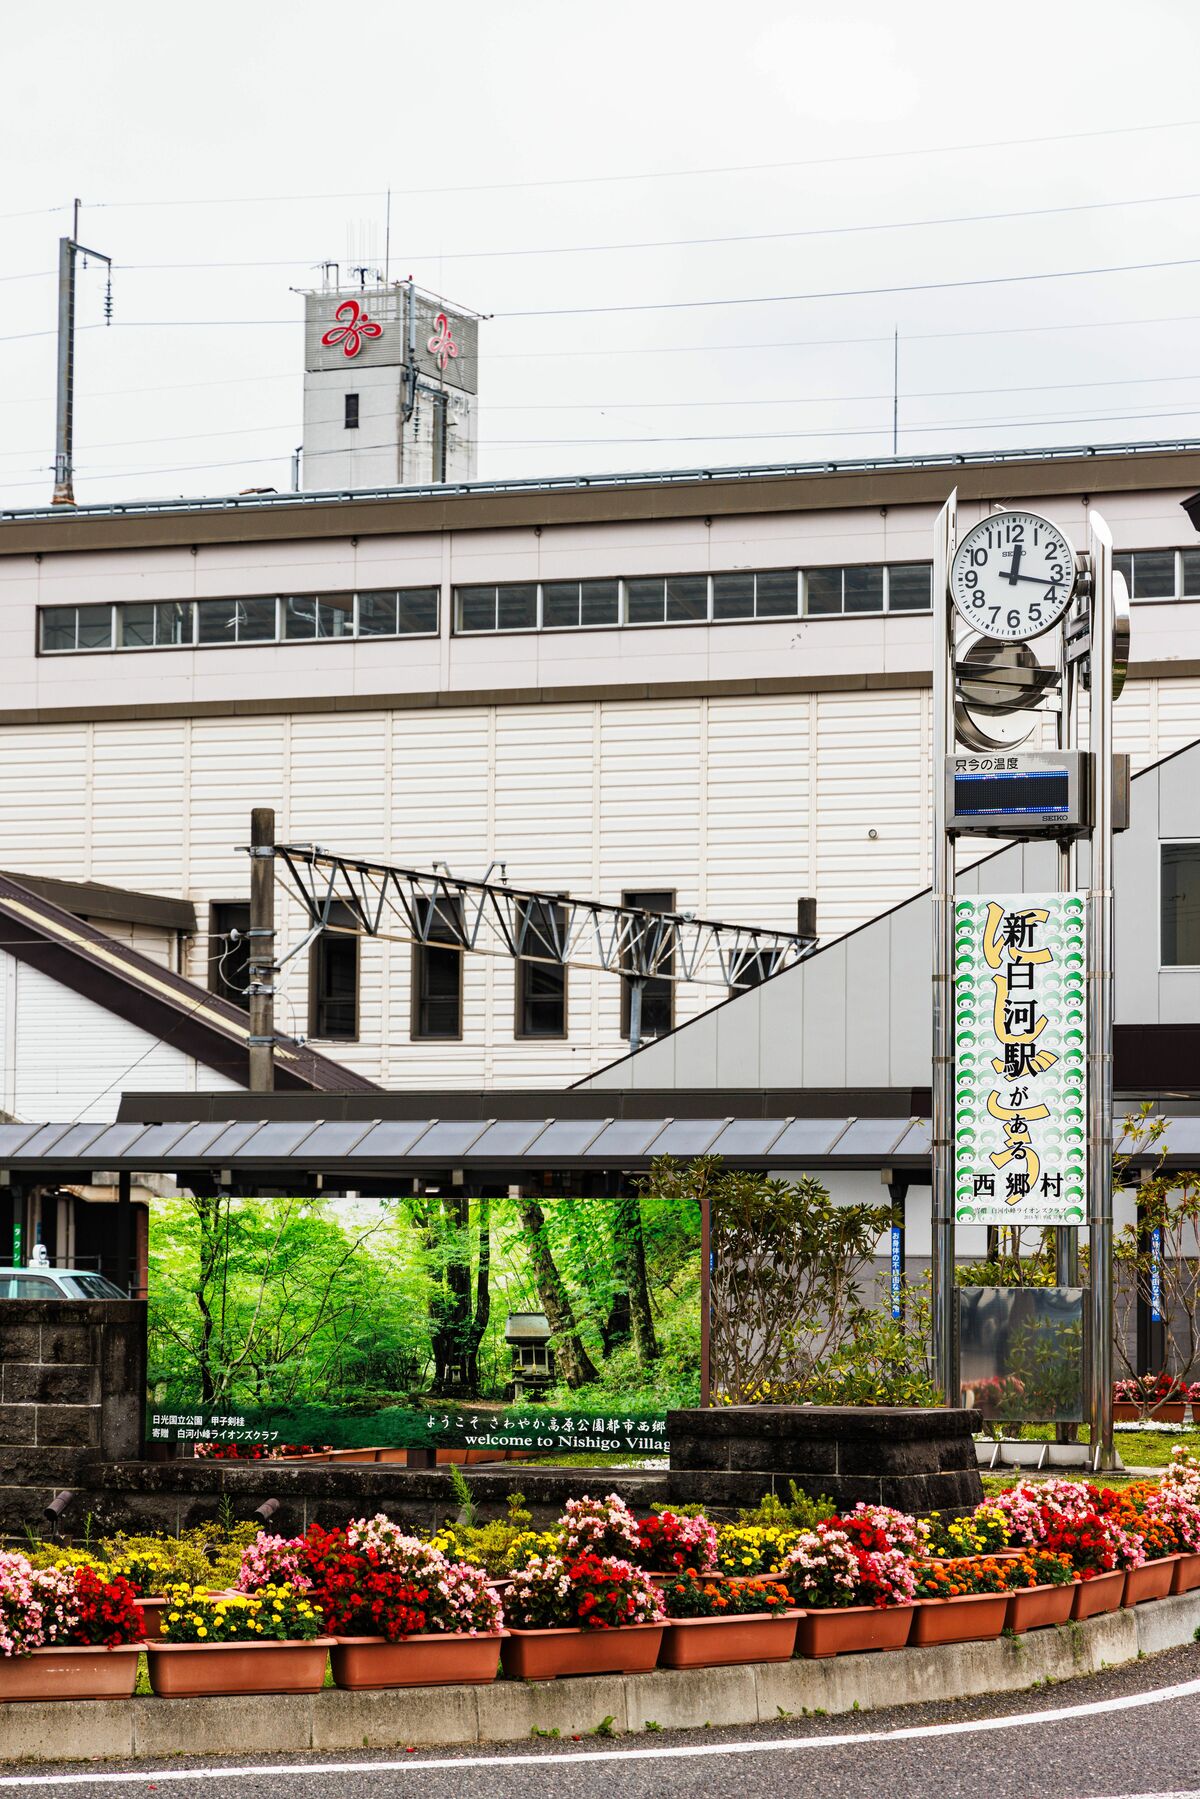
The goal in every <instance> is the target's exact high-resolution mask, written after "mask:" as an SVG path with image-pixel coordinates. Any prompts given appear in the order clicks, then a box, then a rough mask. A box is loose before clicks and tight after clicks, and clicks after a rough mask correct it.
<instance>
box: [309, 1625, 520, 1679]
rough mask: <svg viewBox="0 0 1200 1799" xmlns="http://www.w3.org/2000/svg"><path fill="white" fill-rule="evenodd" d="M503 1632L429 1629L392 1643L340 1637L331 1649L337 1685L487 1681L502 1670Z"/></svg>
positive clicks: (371, 1639)
mask: <svg viewBox="0 0 1200 1799" xmlns="http://www.w3.org/2000/svg"><path fill="white" fill-rule="evenodd" d="M503 1635H504V1633H503V1631H496V1632H495V1633H494V1634H493V1635H491V1636H477V1637H467V1636H456V1635H454V1634H452V1633H449V1632H438V1633H436V1634H435V1633H433V1632H430V1633H429V1634H428V1635H425V1636H415V1637H405V1638H404V1639H403V1641H402V1642H399V1643H389V1642H388V1641H387V1639H386V1637H338V1638H337V1639H336V1640H335V1643H334V1646H333V1648H332V1649H331V1650H330V1651H329V1665H330V1667H331V1668H332V1670H333V1682H334V1685H335V1686H339V1687H351V1688H355V1689H362V1688H371V1687H444V1686H460V1685H461V1686H482V1685H484V1684H486V1683H487V1682H489V1681H493V1680H495V1678H496V1676H497V1674H498V1673H499V1672H500V1643H501V1639H502V1637H503Z"/></svg>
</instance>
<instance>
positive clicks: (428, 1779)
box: [0, 1646, 1200, 1799]
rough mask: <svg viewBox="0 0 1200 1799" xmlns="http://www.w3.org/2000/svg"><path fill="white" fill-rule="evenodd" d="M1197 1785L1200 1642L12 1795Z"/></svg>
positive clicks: (895, 1795)
mask: <svg viewBox="0 0 1200 1799" xmlns="http://www.w3.org/2000/svg"><path fill="white" fill-rule="evenodd" d="M151 1792H153V1793H155V1794H157V1795H159V1796H160V1799H226V1796H227V1799H483V1796H485V1795H486V1796H487V1799H700V1796H701V1795H704V1796H705V1799H777V1796H778V1795H782V1794H788V1795H791V1794H793V1793H795V1794H803V1795H808V1794H813V1795H817V1794H819V1795H820V1799H843V1796H846V1799H960V1796H961V1799H1030V1796H1031V1795H1036V1799H1129V1796H1131V1795H1135V1794H1136V1795H1151V1794H1153V1795H1155V1796H1156V1799H1161V1796H1164V1795H1171V1796H1172V1799H1200V1648H1197V1647H1196V1646H1189V1647H1187V1648H1185V1649H1176V1650H1172V1651H1170V1652H1169V1653H1168V1654H1166V1655H1161V1656H1154V1657H1151V1658H1149V1659H1147V1660H1146V1661H1144V1662H1140V1663H1135V1664H1133V1665H1132V1666H1130V1667H1128V1668H1122V1669H1117V1670H1114V1671H1113V1672H1111V1673H1108V1674H1101V1675H1097V1676H1096V1677H1094V1678H1092V1679H1089V1680H1076V1681H1070V1682H1068V1683H1066V1684H1064V1685H1061V1686H1056V1687H1051V1688H1042V1689H1039V1690H1038V1691H1036V1692H1030V1693H1023V1694H1018V1695H1010V1696H1008V1697H1006V1698H993V1699H979V1700H970V1701H964V1702H962V1703H960V1704H956V1705H930V1706H920V1707H913V1706H910V1707H906V1708H904V1709H903V1710H897V1711H892V1712H874V1713H870V1714H864V1715H861V1716H859V1715H855V1714H851V1715H850V1716H849V1717H846V1716H843V1717H840V1718H815V1719H802V1720H796V1721H781V1722H780V1724H779V1725H777V1726H763V1727H761V1728H760V1729H758V1730H756V1731H755V1730H720V1731H679V1732H672V1733H665V1732H664V1733H663V1734H661V1735H647V1736H639V1737H636V1738H633V1737H629V1738H620V1739H615V1740H614V1741H613V1742H611V1743H607V1742H597V1741H594V1740H593V1739H591V1738H585V1739H583V1740H582V1741H579V1742H563V1743H546V1744H541V1743H539V1744H537V1745H533V1746H528V1747H527V1746H525V1745H517V1746H514V1747H509V1748H499V1749H495V1750H483V1751H478V1750H462V1751H454V1752H448V1753H444V1754H437V1753H434V1752H429V1751H424V1750H422V1751H419V1752H417V1753H414V1754H412V1755H404V1756H398V1755H396V1754H395V1752H391V1753H387V1754H380V1755H364V1756H363V1757H361V1758H359V1757H354V1758H353V1759H349V1758H347V1757H345V1756H329V1757H325V1758H314V1757H311V1756H310V1757H305V1758H303V1759H301V1758H296V1759H295V1760H294V1761H292V1762H288V1761H280V1760H279V1759H274V1760H272V1761H269V1762H267V1761H263V1762H261V1763H253V1764H251V1763H245V1762H243V1763H235V1762H233V1761H230V1760H216V1761H206V1762H203V1763H201V1762H196V1763H194V1764H189V1763H186V1762H181V1761H172V1763H171V1764H170V1766H169V1767H163V1768H151V1767H149V1766H148V1765H147V1764H145V1763H141V1764H138V1765H136V1766H133V1767H129V1766H126V1767H120V1768H114V1767H113V1766H112V1764H104V1765H103V1766H102V1767H97V1768H93V1769H91V1770H86V1771H81V1770H80V1769H78V1768H74V1769H58V1770H50V1769H47V1768H44V1767H42V1768H36V1769H34V1768H28V1769H17V1768H10V1769H8V1770H6V1771H5V1772H4V1773H3V1774H0V1799H7V1796H8V1795H9V1794H10V1793H11V1794H12V1795H13V1796H14V1799H18V1796H19V1795H30V1796H31V1799H32V1796H33V1795H39V1794H40V1795H45V1796H46V1799H115V1795H121V1796H122V1799H124V1796H125V1795H129V1796H130V1799H140V1796H141V1795H143V1794H147V1793H151Z"/></svg>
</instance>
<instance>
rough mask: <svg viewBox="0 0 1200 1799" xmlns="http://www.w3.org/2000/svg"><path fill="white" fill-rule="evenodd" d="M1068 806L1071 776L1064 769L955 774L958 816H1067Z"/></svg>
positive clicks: (956, 811)
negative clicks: (1032, 771) (1034, 771)
mask: <svg viewBox="0 0 1200 1799" xmlns="http://www.w3.org/2000/svg"><path fill="white" fill-rule="evenodd" d="M1069 809H1070V776H1069V773H1068V771H1067V770H1066V769H1065V768H1047V769H1039V770H1038V771H1037V772H1036V773H1022V772H1017V773H1012V774H1010V773H1007V772H1001V771H999V770H996V771H994V772H993V771H991V770H988V771H987V772H985V773H978V774H956V775H955V777H954V811H955V814H956V816H957V817H959V818H985V817H988V818H994V817H997V816H999V817H1011V816H1016V815H1017V814H1024V815H1029V814H1034V815H1036V816H1037V817H1040V818H1061V817H1066V816H1067V813H1068V811H1069Z"/></svg>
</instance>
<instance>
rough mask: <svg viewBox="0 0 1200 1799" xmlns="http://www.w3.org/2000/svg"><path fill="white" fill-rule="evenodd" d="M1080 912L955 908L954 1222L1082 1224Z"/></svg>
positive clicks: (1035, 900) (1044, 900)
mask: <svg viewBox="0 0 1200 1799" xmlns="http://www.w3.org/2000/svg"><path fill="white" fill-rule="evenodd" d="M1086 917H1087V902H1086V899H1085V898H1084V896H1083V895H1082V894H1079V893H1048V894H1015V895H1014V894H987V893H984V894H981V895H980V896H979V898H978V899H966V898H960V899H958V900H956V901H955V906H954V1067H955V1080H954V1215H955V1218H956V1219H957V1220H958V1222H959V1223H960V1224H984V1225H1008V1226H1017V1227H1019V1226H1022V1225H1034V1226H1045V1225H1078V1224H1083V1223H1084V1222H1085V1219H1086V1215H1087V997H1086V988H1087V981H1086V976H1087V929H1086Z"/></svg>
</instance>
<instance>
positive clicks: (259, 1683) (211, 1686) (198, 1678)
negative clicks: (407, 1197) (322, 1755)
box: [146, 1637, 333, 1699]
mask: <svg viewBox="0 0 1200 1799" xmlns="http://www.w3.org/2000/svg"><path fill="white" fill-rule="evenodd" d="M332 1647H333V1638H332V1637H316V1638H315V1639H314V1640H313V1641H312V1642H311V1643H147V1645H146V1660H147V1662H148V1663H149V1665H150V1685H151V1687H152V1688H153V1689H154V1691H155V1692H156V1693H157V1694H158V1696H159V1698H160V1699H197V1698H209V1697H212V1696H213V1695H215V1694H218V1693H319V1692H320V1690H321V1688H322V1687H323V1686H324V1684H325V1660H326V1656H327V1655H328V1653H329V1651H330V1649H331V1648H332Z"/></svg>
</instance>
